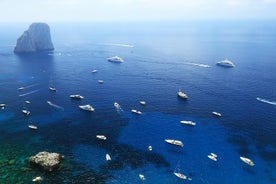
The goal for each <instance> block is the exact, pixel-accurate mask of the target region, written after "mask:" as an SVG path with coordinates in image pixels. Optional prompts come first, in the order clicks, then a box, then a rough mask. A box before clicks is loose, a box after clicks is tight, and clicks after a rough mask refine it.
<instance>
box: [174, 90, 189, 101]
mask: <svg viewBox="0 0 276 184" xmlns="http://www.w3.org/2000/svg"><path fill="white" fill-rule="evenodd" d="M177 96H178V97H180V98H182V99H185V100H186V99H188V95H186V94H185V93H183V92H182V91H181V90H179V91H178V92H177Z"/></svg>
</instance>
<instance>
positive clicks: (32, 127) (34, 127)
mask: <svg viewBox="0 0 276 184" xmlns="http://www.w3.org/2000/svg"><path fill="white" fill-rule="evenodd" d="M28 127H29V128H30V129H33V130H37V129H38V128H37V126H35V125H28Z"/></svg>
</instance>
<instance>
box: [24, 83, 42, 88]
mask: <svg viewBox="0 0 276 184" xmlns="http://www.w3.org/2000/svg"><path fill="white" fill-rule="evenodd" d="M37 85H39V84H38V83H37V84H31V85H29V86H25V87H24V89H27V88H31V87H34V86H37Z"/></svg>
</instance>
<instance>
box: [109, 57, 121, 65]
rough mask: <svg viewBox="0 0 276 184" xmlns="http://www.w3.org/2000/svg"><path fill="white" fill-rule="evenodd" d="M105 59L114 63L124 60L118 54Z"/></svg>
mask: <svg viewBox="0 0 276 184" xmlns="http://www.w3.org/2000/svg"><path fill="white" fill-rule="evenodd" d="M107 61H110V62H114V63H122V62H124V60H123V59H122V58H121V57H119V56H113V57H109V58H107Z"/></svg>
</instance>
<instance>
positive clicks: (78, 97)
mask: <svg viewBox="0 0 276 184" xmlns="http://www.w3.org/2000/svg"><path fill="white" fill-rule="evenodd" d="M70 98H74V99H84V97H83V96H81V95H79V94H76V95H70Z"/></svg>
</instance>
